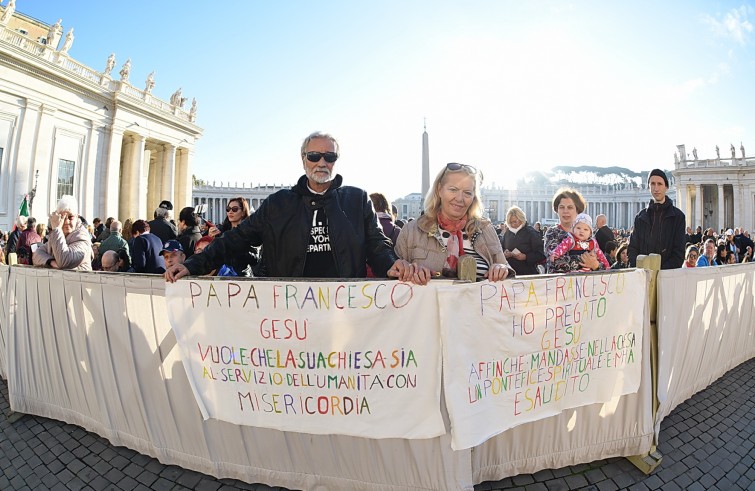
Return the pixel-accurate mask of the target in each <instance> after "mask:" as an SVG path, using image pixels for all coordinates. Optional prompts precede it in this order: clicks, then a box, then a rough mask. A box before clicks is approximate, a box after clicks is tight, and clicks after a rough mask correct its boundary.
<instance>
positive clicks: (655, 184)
mask: <svg viewBox="0 0 755 491" xmlns="http://www.w3.org/2000/svg"><path fill="white" fill-rule="evenodd" d="M648 187H649V188H650V193H651V194H652V196H653V199H652V200H651V201H650V204H649V205H648V207H647V208H645V209H644V210H641V211H640V212H639V213H638V214H637V216H636V217H634V231H633V232H632V236H631V237H630V238H629V247H628V248H627V252H628V255H629V264H630V266H633V267H634V266H636V265H637V256H639V255H641V254H645V255H647V254H651V253H655V254H660V255H661V269H675V268H681V267H682V263H683V262H684V247H685V245H686V234H685V230H684V227H685V225H686V223H685V222H686V218H685V216H684V213H683V212H682V210H680V209H679V208H677V207H675V206H674V204H673V202H672V201H671V198H668V197H666V192H667V191H668V188H669V185H668V177H666V173H665V172H663V171H662V170H660V169H653V170H652V171H650V175H649V176H648Z"/></svg>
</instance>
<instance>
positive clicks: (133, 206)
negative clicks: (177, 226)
mask: <svg viewBox="0 0 755 491" xmlns="http://www.w3.org/2000/svg"><path fill="white" fill-rule="evenodd" d="M118 156H119V157H120V158H119V159H118V164H119V167H118V171H119V174H120V179H119V180H118V181H117V184H118V186H119V188H118V189H119V191H120V192H119V193H118V194H117V196H118V207H117V210H118V211H117V213H115V214H114V213H112V212H111V209H110V208H108V212H107V214H108V215H110V216H117V217H119V218H121V219H122V220H125V219H126V218H132V219H137V218H146V219H148V220H151V219H152V212H153V210H154V209H155V208H157V206H158V205H159V204H160V202H161V201H163V200H169V201H171V202H172V203H173V206H174V209H175V210H180V209H181V208H183V207H184V206H189V204H190V201H191V193H192V178H191V163H190V151H189V150H188V149H187V148H182V147H177V146H175V145H172V144H170V143H166V142H161V141H157V140H152V139H148V138H145V137H144V136H142V135H139V134H138V133H126V134H124V135H123V137H122V141H121V148H120V152H118ZM108 170H109V171H111V170H112V172H113V174H115V161H114V159H111V160H110V167H109V169H108Z"/></svg>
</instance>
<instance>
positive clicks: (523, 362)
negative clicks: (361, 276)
mask: <svg viewBox="0 0 755 491" xmlns="http://www.w3.org/2000/svg"><path fill="white" fill-rule="evenodd" d="M646 290H647V289H646V276H645V273H644V272H643V271H642V270H636V271H628V272H617V273H611V274H591V275H567V276H554V277H546V278H538V277H532V278H525V279H521V280H518V279H514V280H511V281H504V282H498V283H490V282H482V283H475V284H470V285H450V286H444V287H441V288H439V289H438V299H439V304H440V317H441V335H442V339H443V345H444V387H445V397H446V404H447V406H448V411H449V414H450V418H451V433H452V448H454V449H455V450H458V449H464V448H469V447H473V446H475V445H479V444H480V443H482V442H484V441H485V440H487V439H488V438H490V437H492V436H494V435H497V434H499V433H501V432H503V431H505V430H507V429H509V428H512V427H514V426H517V425H520V424H522V423H527V422H530V421H535V420H538V419H542V418H545V417H548V416H551V415H554V414H558V413H560V412H561V411H563V410H565V409H569V408H573V407H578V406H584V405H587V404H593V403H597V402H607V401H610V400H611V399H613V398H614V397H618V396H620V395H623V394H629V393H633V392H636V391H637V389H638V388H639V385H640V373H641V363H640V362H641V353H642V323H643V309H642V306H643V305H644V304H645V299H644V295H645V292H646Z"/></svg>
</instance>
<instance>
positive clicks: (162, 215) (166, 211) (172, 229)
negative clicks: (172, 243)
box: [149, 201, 178, 244]
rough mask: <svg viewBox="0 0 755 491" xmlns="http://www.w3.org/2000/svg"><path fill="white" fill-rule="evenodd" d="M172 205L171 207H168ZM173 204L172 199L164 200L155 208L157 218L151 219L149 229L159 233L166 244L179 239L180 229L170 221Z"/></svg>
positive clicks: (156, 233)
mask: <svg viewBox="0 0 755 491" xmlns="http://www.w3.org/2000/svg"><path fill="white" fill-rule="evenodd" d="M168 206H170V207H168ZM172 210H173V205H172V204H170V201H163V202H162V203H160V206H158V207H157V208H156V209H155V219H154V220H150V221H149V229H150V230H151V233H153V234H155V235H157V237H158V238H159V239H160V241H161V242H162V243H163V244H164V243H166V242H168V241H169V240H176V239H178V229H177V228H176V225H175V224H174V223H172V222H171V221H170V219H171V214H172V213H173V212H172Z"/></svg>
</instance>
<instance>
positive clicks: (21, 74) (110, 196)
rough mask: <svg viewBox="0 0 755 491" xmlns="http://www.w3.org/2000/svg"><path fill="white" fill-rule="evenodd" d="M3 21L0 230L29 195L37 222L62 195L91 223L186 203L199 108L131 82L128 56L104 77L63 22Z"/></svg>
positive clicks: (15, 16)
mask: <svg viewBox="0 0 755 491" xmlns="http://www.w3.org/2000/svg"><path fill="white" fill-rule="evenodd" d="M6 8H7V7H6ZM0 15H2V16H3V17H5V18H6V20H5V21H4V22H0V73H2V76H0V229H3V230H7V229H9V228H10V227H11V226H12V224H13V223H14V221H15V217H16V215H17V213H18V210H19V205H20V203H21V202H22V200H23V199H24V196H25V195H30V198H31V199H32V206H31V214H32V215H34V216H36V217H37V218H39V219H40V220H44V218H45V217H46V216H47V215H48V213H49V212H50V210H51V209H52V208H54V206H55V203H56V201H57V200H58V199H59V198H60V196H62V195H63V194H71V195H73V196H74V197H75V198H77V200H78V202H79V207H80V213H81V215H82V216H84V217H86V218H87V219H89V220H91V219H92V218H94V217H95V216H100V217H103V218H104V217H106V216H113V217H118V218H119V219H121V220H125V219H126V218H132V219H136V218H151V217H152V211H153V210H154V209H155V208H156V207H157V205H158V204H159V203H160V201H162V200H164V199H167V200H170V201H172V202H173V203H174V205H175V206H176V207H177V208H180V207H182V206H188V205H189V204H190V203H191V202H192V200H191V191H192V178H191V176H192V174H191V160H192V156H193V153H194V145H195V143H196V141H197V139H198V138H200V137H201V135H202V129H201V128H200V127H198V126H197V125H196V123H195V119H196V103H194V104H192V108H191V109H190V110H186V109H184V107H183V106H184V103H185V99H183V98H181V97H180V93H179V94H178V97H175V96H176V94H174V97H172V98H171V101H170V102H166V101H163V100H161V99H159V98H157V97H155V96H153V95H152V93H151V91H152V88H153V87H154V77H153V75H150V77H149V78H148V79H147V80H146V81H145V83H144V88H143V89H142V88H138V87H136V86H135V85H132V82H131V81H129V75H130V70H131V61H130V60H127V61H126V62H125V63H123V65H122V67H121V68H120V72H119V73H118V74H117V75H112V74H111V72H112V70H113V69H114V68H115V63H116V61H115V56H114V55H111V56H110V58H108V60H107V61H105V60H103V65H104V70H102V71H98V70H95V69H93V68H90V67H88V66H86V65H83V64H82V63H79V62H78V61H76V60H75V59H73V58H72V57H71V55H70V50H71V48H72V45H73V42H74V36H73V29H70V30H69V31H68V33H67V34H66V35H65V37H63V36H62V34H61V33H62V32H63V27H62V26H61V25H60V22H58V23H56V24H53V25H46V24H44V23H42V22H40V21H38V20H36V19H33V18H30V17H28V16H25V15H24V14H22V13H20V12H18V11H15V12H13V13H12V14H11V15H7V16H6V15H5V11H3V14H0ZM89 42H91V41H89ZM59 45H60V48H59V49H58V46H59ZM114 77H119V78H118V79H115V78H114ZM177 92H178V91H177Z"/></svg>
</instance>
